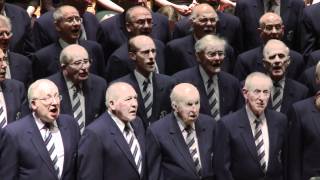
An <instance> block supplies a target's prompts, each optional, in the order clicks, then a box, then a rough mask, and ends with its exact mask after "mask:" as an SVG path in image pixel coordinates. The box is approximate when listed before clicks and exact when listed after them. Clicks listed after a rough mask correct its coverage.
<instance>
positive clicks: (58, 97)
mask: <svg viewBox="0 0 320 180" xmlns="http://www.w3.org/2000/svg"><path fill="white" fill-rule="evenodd" d="M33 100H40V101H42V102H44V103H45V104H50V103H52V102H53V100H55V101H56V102H57V101H61V100H62V95H55V96H48V97H44V98H33Z"/></svg>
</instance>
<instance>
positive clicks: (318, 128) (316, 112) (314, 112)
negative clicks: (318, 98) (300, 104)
mask: <svg viewBox="0 0 320 180" xmlns="http://www.w3.org/2000/svg"><path fill="white" fill-rule="evenodd" d="M310 107H312V109H311V112H312V120H313V122H314V125H315V127H316V131H317V132H318V134H319V136H320V121H319V117H320V112H319V110H318V109H317V108H316V107H315V105H314V103H312V106H310Z"/></svg>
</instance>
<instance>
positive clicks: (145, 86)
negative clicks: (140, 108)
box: [143, 79, 150, 91]
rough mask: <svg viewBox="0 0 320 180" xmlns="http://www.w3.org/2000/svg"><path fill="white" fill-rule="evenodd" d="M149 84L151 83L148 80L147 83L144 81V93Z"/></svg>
mask: <svg viewBox="0 0 320 180" xmlns="http://www.w3.org/2000/svg"><path fill="white" fill-rule="evenodd" d="M149 83H150V80H149V79H146V80H145V81H143V91H146V90H147V88H148V85H149Z"/></svg>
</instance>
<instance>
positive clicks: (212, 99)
mask: <svg viewBox="0 0 320 180" xmlns="http://www.w3.org/2000/svg"><path fill="white" fill-rule="evenodd" d="M207 95H208V99H209V108H210V112H211V115H212V117H213V118H214V119H215V120H218V119H220V113H219V107H218V100H217V98H216V94H215V90H214V84H213V80H212V78H209V80H208V82H207Z"/></svg>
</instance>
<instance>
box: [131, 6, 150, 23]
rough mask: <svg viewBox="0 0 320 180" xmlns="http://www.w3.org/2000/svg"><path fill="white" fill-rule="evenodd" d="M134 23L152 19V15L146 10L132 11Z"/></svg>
mask: <svg viewBox="0 0 320 180" xmlns="http://www.w3.org/2000/svg"><path fill="white" fill-rule="evenodd" d="M131 17H132V19H131V20H132V21H138V20H142V19H152V16H151V13H150V12H149V11H147V10H146V9H142V8H141V9H138V10H136V11H132V16H131Z"/></svg>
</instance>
